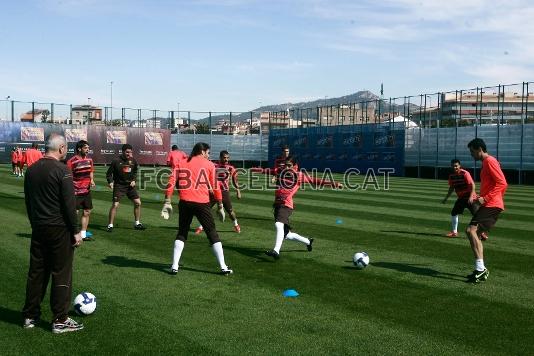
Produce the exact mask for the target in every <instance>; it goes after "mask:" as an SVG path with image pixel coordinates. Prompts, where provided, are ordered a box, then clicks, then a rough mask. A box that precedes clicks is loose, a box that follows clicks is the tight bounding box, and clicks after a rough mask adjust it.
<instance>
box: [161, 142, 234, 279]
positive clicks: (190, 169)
mask: <svg viewBox="0 0 534 356" xmlns="http://www.w3.org/2000/svg"><path fill="white" fill-rule="evenodd" d="M209 152H210V146H209V145H208V144H207V143H203V142H199V143H197V144H195V146H194V147H193V151H192V152H191V156H190V157H189V159H188V160H187V161H186V162H182V163H181V164H180V167H179V168H178V169H177V170H176V171H175V176H176V181H177V188H178V192H179V194H180V202H179V203H178V213H179V218H178V233H177V235H176V240H175V241H174V249H173V258H172V265H171V270H170V273H171V274H173V275H174V274H177V273H178V267H179V262H180V258H181V256H182V252H183V250H184V246H185V242H186V241H187V234H188V232H189V228H190V227H191V222H192V221H193V217H196V218H197V219H198V221H199V222H200V223H201V224H202V226H203V227H204V231H205V232H206V236H207V237H208V240H209V241H210V244H211V248H212V251H213V254H214V255H215V258H216V259H217V262H218V263H219V267H220V273H221V274H223V275H227V274H231V273H233V271H232V270H231V269H230V268H229V267H228V266H227V265H226V262H225V260H224V251H223V246H222V243H221V240H220V238H219V235H218V234H217V230H216V229H215V221H214V219H213V215H211V206H210V193H212V194H213V196H214V197H215V199H216V200H217V205H218V213H219V214H220V215H221V216H220V217H221V219H224V208H223V204H222V194H221V190H220V189H219V186H218V184H217V180H216V173H215V165H214V164H213V163H212V162H210V160H209Z"/></svg>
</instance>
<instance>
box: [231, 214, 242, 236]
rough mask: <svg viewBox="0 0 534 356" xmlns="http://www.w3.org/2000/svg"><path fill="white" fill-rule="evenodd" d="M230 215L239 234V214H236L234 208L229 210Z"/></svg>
mask: <svg viewBox="0 0 534 356" xmlns="http://www.w3.org/2000/svg"><path fill="white" fill-rule="evenodd" d="M228 215H230V219H232V222H233V224H234V231H235V232H237V233H238V234H239V233H241V227H240V226H239V223H238V222H237V215H236V214H235V211H234V210H231V211H229V212H228Z"/></svg>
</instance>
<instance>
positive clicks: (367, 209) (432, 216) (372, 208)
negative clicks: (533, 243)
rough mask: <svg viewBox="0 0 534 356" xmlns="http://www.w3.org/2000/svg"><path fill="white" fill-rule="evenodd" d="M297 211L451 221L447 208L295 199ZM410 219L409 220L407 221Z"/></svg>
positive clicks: (513, 227)
mask: <svg viewBox="0 0 534 356" xmlns="http://www.w3.org/2000/svg"><path fill="white" fill-rule="evenodd" d="M267 200H268V198H267V197H263V196H261V197H257V198H254V199H253V198H251V197H249V198H248V199H247V201H248V203H255V204H262V202H265V201H267ZM295 207H296V208H295V209H296V210H298V211H304V212H311V211H312V210H314V209H317V208H319V209H321V211H324V213H325V214H328V215H331V216H340V217H348V216H354V217H356V215H357V217H358V218H362V219H368V220H381V221H384V222H387V221H391V220H393V221H400V220H402V221H403V222H404V223H406V222H407V221H410V222H412V223H415V222H417V223H421V224H425V223H427V222H429V223H430V221H432V222H434V223H436V222H439V221H447V220H449V219H450V218H449V216H450V215H449V210H448V209H445V208H443V207H442V208H441V209H440V210H441V212H439V211H438V212H436V211H435V210H434V211H432V212H429V211H428V210H426V211H425V210H424V209H415V208H411V205H406V206H405V207H404V208H403V207H402V205H401V207H400V208H399V207H397V205H396V206H390V205H388V204H378V203H376V204H369V205H365V204H362V205H360V204H358V203H356V204H348V203H347V204H329V203H328V202H326V201H318V200H317V199H305V198H302V197H300V198H298V199H297V198H295ZM414 211H419V212H420V213H421V214H414V213H413V212H414ZM504 215H505V213H504V214H503V218H502V219H501V220H500V221H499V224H498V227H499V228H506V229H509V231H510V232H515V231H521V230H524V231H531V230H534V223H532V222H528V221H521V222H519V221H513V222H511V221H510V222H508V221H506V220H505V219H504ZM407 219H408V220H407Z"/></svg>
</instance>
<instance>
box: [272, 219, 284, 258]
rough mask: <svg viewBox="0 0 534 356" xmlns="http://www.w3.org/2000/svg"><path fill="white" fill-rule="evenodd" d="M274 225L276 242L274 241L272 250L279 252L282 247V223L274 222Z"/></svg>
mask: <svg viewBox="0 0 534 356" xmlns="http://www.w3.org/2000/svg"><path fill="white" fill-rule="evenodd" d="M274 226H275V227H276V242H275V243H274V250H275V251H276V253H280V249H281V248H282V242H284V223H281V222H278V221H277V222H275V223H274Z"/></svg>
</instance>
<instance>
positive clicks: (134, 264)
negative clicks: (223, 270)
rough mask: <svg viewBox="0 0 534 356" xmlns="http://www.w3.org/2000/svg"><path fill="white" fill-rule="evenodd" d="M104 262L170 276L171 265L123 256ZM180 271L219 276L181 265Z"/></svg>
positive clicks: (103, 260) (212, 272) (110, 257)
mask: <svg viewBox="0 0 534 356" xmlns="http://www.w3.org/2000/svg"><path fill="white" fill-rule="evenodd" d="M102 262H103V263H104V264H107V265H111V266H116V267H127V268H128V267H129V268H143V269H153V270H155V271H158V272H164V273H167V274H169V266H170V264H165V263H156V262H148V261H142V260H138V259H135V258H128V257H123V256H106V257H105V258H104V259H102ZM180 271H191V272H200V273H209V274H218V272H214V271H208V270H202V269H198V268H192V267H184V266H182V265H180Z"/></svg>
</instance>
